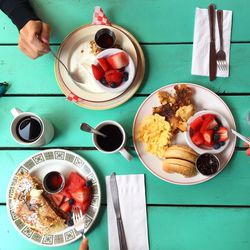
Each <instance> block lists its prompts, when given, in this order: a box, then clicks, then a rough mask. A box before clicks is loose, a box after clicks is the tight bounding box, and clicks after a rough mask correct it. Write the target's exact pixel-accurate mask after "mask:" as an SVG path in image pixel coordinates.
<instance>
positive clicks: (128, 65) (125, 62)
mask: <svg viewBox="0 0 250 250" xmlns="http://www.w3.org/2000/svg"><path fill="white" fill-rule="evenodd" d="M92 73H93V76H94V78H95V80H96V83H97V84H98V86H99V87H100V88H102V89H103V90H105V91H107V92H122V91H124V90H125V89H127V88H128V87H129V86H130V84H131V83H132V82H133V80H134V77H135V64H134V62H133V60H132V58H131V57H130V56H129V55H128V53H127V52H125V51H123V50H121V49H106V50H104V51H102V52H101V53H99V54H98V55H97V59H96V62H95V63H94V64H92Z"/></svg>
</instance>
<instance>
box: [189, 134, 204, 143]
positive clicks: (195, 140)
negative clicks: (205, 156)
mask: <svg viewBox="0 0 250 250" xmlns="http://www.w3.org/2000/svg"><path fill="white" fill-rule="evenodd" d="M191 140H192V142H193V143H194V144H195V145H197V146H200V145H202V144H203V143H204V138H203V136H202V134H201V133H200V132H196V133H195V134H194V135H193V136H192V137H191Z"/></svg>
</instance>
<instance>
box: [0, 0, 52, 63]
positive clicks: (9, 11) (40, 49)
mask: <svg viewBox="0 0 250 250" xmlns="http://www.w3.org/2000/svg"><path fill="white" fill-rule="evenodd" d="M0 9H1V10H2V11H3V12H4V13H5V14H6V15H7V16H8V17H9V18H10V19H11V20H12V22H13V23H14V24H15V25H16V26H17V28H18V29H19V31H20V36H19V40H18V47H19V49H20V50H21V51H22V52H23V53H25V54H26V55H27V56H29V57H30V58H32V59H35V58H37V57H39V56H41V55H44V54H46V53H48V52H49V51H50V47H49V39H50V26H49V25H48V24H47V23H44V22H42V21H41V20H40V19H39V18H38V17H37V15H36V13H35V12H34V10H33V9H32V7H31V6H30V4H29V1H28V0H0Z"/></svg>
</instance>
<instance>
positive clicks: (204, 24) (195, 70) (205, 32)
mask: <svg viewBox="0 0 250 250" xmlns="http://www.w3.org/2000/svg"><path fill="white" fill-rule="evenodd" d="M231 26H232V11H230V10H223V41H224V43H223V45H224V51H225V53H226V61H227V65H228V66H229V59H230V58H229V56H230V40H231ZM219 39H220V38H219V29H218V23H217V14H216V15H215V47H216V52H217V51H219V48H220V46H219V45H220V40H219ZM209 44H210V32H209V20H208V10H207V9H200V8H196V13H195V24H194V43H193V59H192V75H201V76H208V75H209V47H210V46H209ZM217 76H220V77H228V76H229V67H227V70H226V71H221V70H219V69H218V68H217Z"/></svg>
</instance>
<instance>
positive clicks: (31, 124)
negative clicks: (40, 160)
mask: <svg viewBox="0 0 250 250" xmlns="http://www.w3.org/2000/svg"><path fill="white" fill-rule="evenodd" d="M11 114H12V115H13V117H14V119H13V121H12V123H11V126H10V132H11V134H12V136H13V138H14V140H15V141H16V142H18V143H20V144H22V145H26V146H32V147H39V146H43V145H46V144H48V143H49V142H50V141H51V140H52V138H53V136H54V128H53V126H52V124H51V123H50V122H49V121H47V120H46V119H44V118H41V117H40V116H38V115H36V114H34V113H31V112H23V111H21V110H20V109H18V108H13V109H11Z"/></svg>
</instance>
